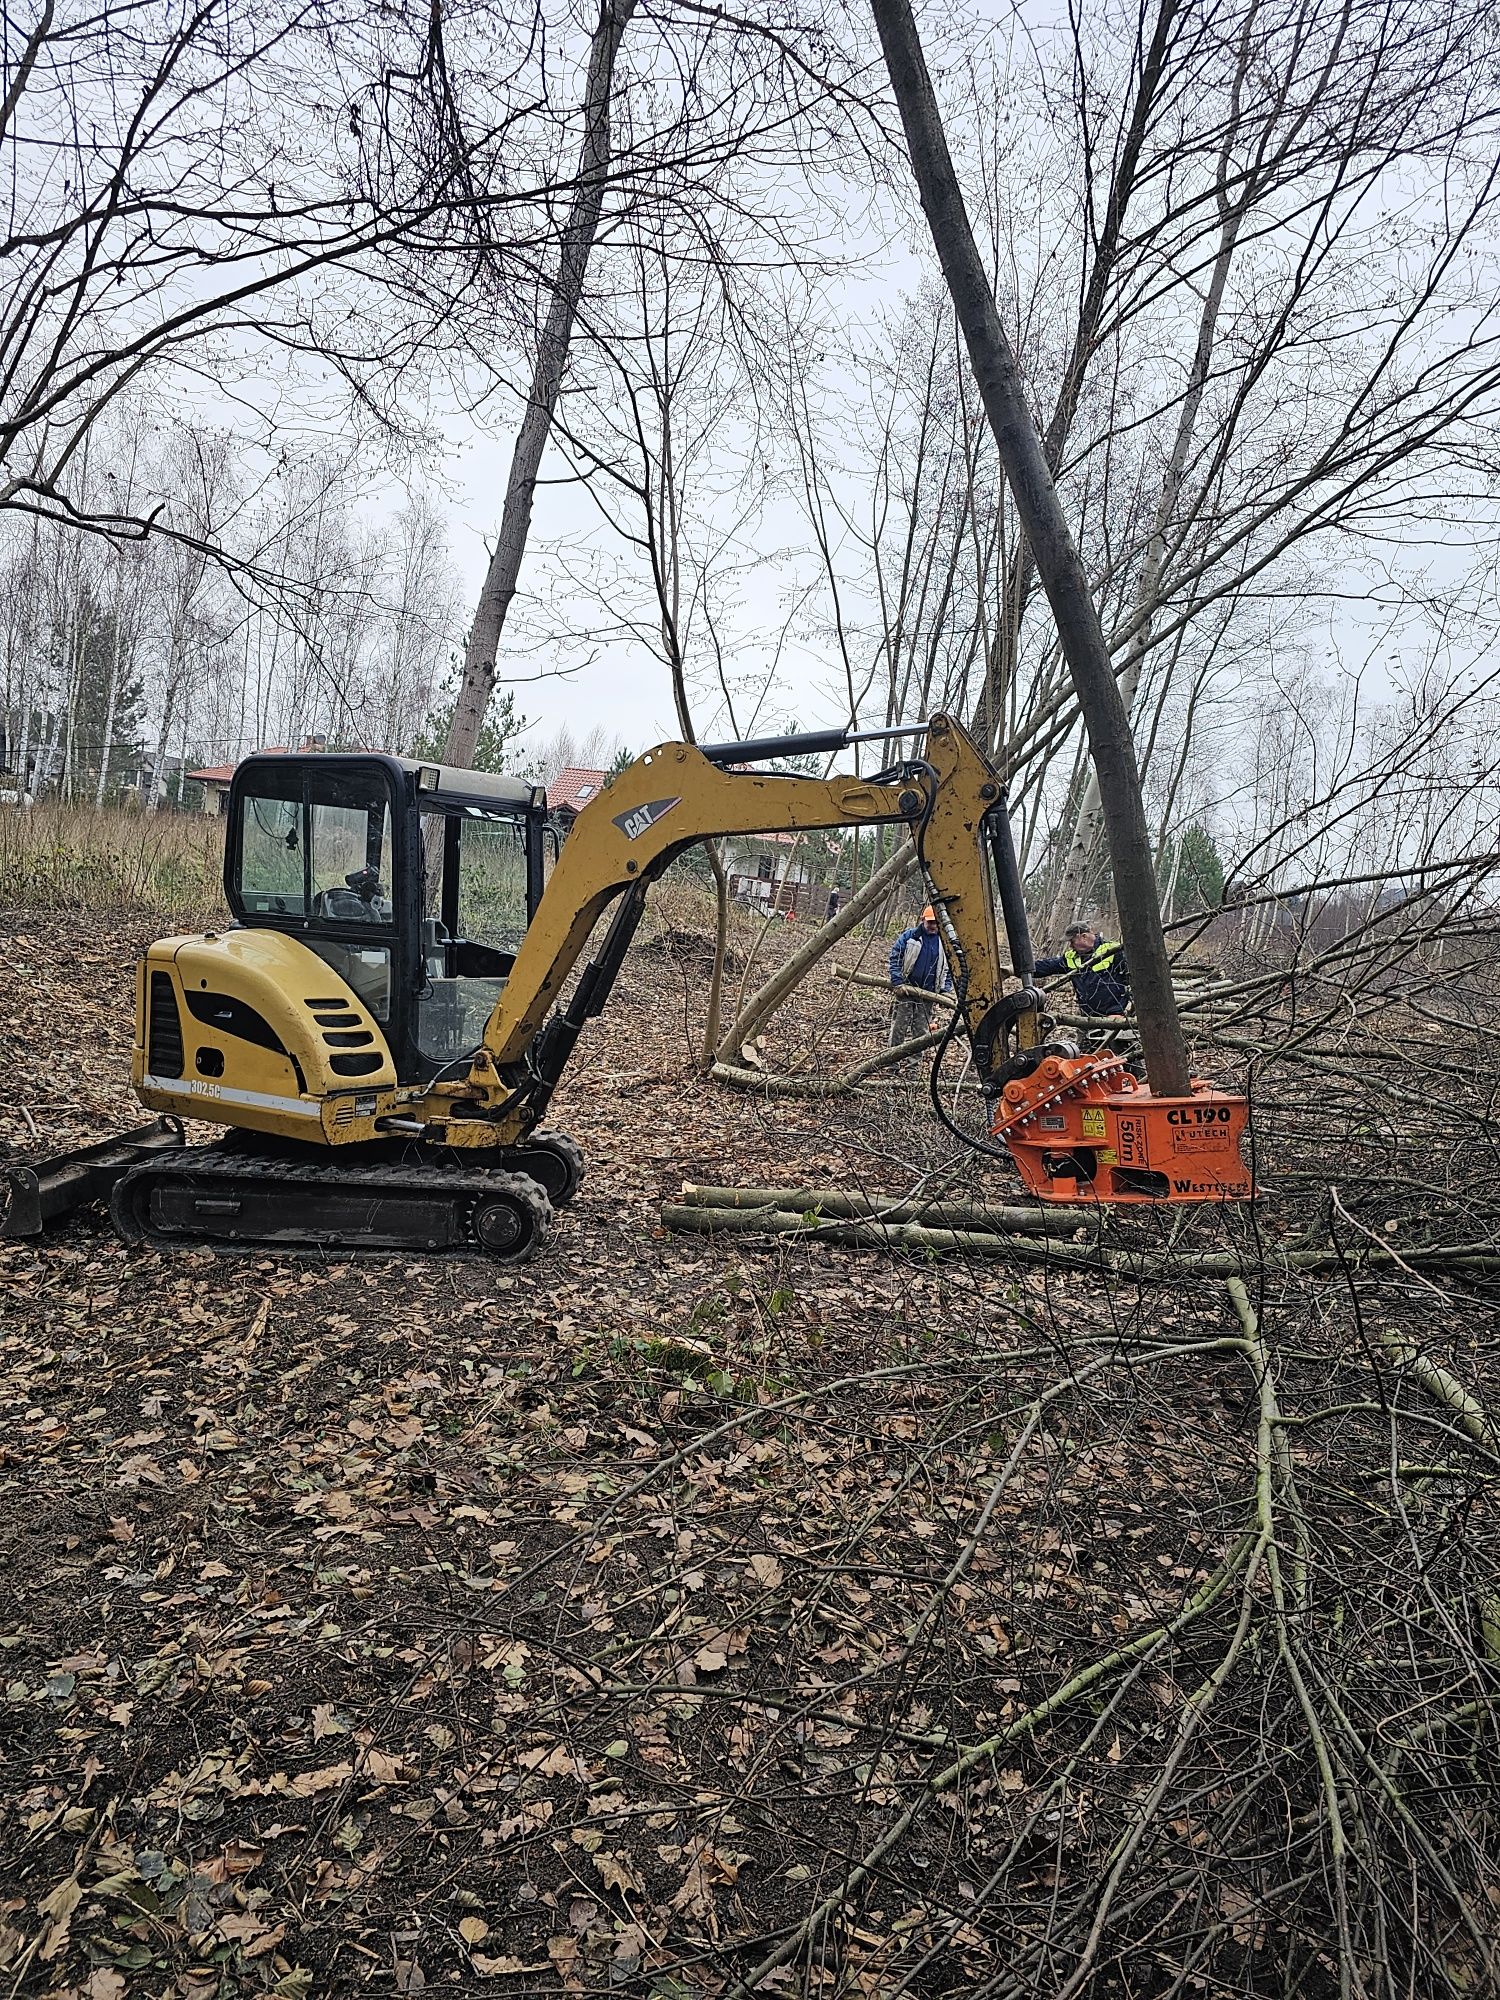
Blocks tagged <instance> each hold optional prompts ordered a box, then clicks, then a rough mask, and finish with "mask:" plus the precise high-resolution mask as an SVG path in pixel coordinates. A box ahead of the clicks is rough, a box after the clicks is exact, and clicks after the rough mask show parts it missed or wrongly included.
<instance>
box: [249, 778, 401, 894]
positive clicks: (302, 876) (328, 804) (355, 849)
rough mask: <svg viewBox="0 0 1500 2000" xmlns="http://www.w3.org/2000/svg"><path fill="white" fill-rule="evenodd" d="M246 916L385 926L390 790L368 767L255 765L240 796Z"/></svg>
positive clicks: (390, 859)
mask: <svg viewBox="0 0 1500 2000" xmlns="http://www.w3.org/2000/svg"><path fill="white" fill-rule="evenodd" d="M239 834H240V841H239V874H238V882H237V884H236V886H237V889H238V892H239V903H240V906H241V909H242V911H243V914H245V915H246V916H251V917H255V916H266V917H269V916H295V917H304V918H310V919H312V921H313V922H317V921H318V920H320V919H321V920H322V921H323V922H325V923H333V924H357V925H360V926H362V927H363V926H372V927H373V926H384V927H389V926H390V925H391V924H392V922H393V921H394V910H393V906H392V902H391V886H390V885H391V874H392V866H393V855H392V845H391V801H390V791H389V787H388V786H387V784H386V782H385V779H384V777H383V776H382V774H381V773H379V772H376V771H366V772H355V773H348V772H333V771H329V772H326V773H325V772H309V771H306V770H305V768H304V769H294V770H289V771H277V770H274V769H267V770H264V771H258V772H257V773H256V777H255V789H254V791H253V792H249V791H247V792H245V793H244V794H242V796H241V799H240V827H239Z"/></svg>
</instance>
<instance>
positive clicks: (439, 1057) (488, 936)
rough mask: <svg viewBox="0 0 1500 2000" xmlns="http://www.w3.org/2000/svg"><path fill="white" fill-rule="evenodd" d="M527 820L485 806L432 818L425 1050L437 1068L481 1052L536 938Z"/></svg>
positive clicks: (428, 826) (421, 1018)
mask: <svg viewBox="0 0 1500 2000" xmlns="http://www.w3.org/2000/svg"><path fill="white" fill-rule="evenodd" d="M526 839H527V826H526V821H525V820H524V819H522V818H517V817H514V816H512V815H510V814H506V813H494V812H486V811H484V810H482V809H481V808H479V807H466V808H464V809H462V810H460V811H450V812H446V813H432V814H429V815H424V818H423V840H422V849H423V856H424V860H425V864H426V865H425V870H424V890H423V907H422V918H423V921H422V968H421V985H420V989H419V995H418V1004H417V1044H418V1047H419V1048H420V1049H421V1051H422V1054H423V1055H424V1056H425V1057H427V1059H428V1060H429V1061H431V1062H439V1063H449V1062H454V1061H457V1060H459V1059H460V1058H462V1057H465V1056H468V1055H471V1054H472V1053H473V1052H474V1050H475V1049H476V1048H477V1047H478V1046H479V1044H480V1042H481V1041H482V1040H483V1039H484V1029H485V1023H486V1022H487V1021H488V1020H489V1017H490V1015H491V1013H492V1012H493V1011H494V1007H495V1003H496V1001H497V1000H498V999H499V997H500V995H501V993H502V992H503V991H504V990H505V982H506V979H507V978H508V976H509V974H510V969H511V965H512V963H513V962H514V959H515V954H516V953H517V952H518V951H519V950H520V948H521V940H522V938H524V937H525V935H526V919H527V905H526V879H527V877H526Z"/></svg>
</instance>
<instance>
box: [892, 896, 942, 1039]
mask: <svg viewBox="0 0 1500 2000" xmlns="http://www.w3.org/2000/svg"><path fill="white" fill-rule="evenodd" d="M890 976H891V991H892V993H893V994H894V995H895V999H894V1001H893V1002H892V1005H891V1047H892V1048H895V1047H896V1046H897V1045H898V1044H899V1043H901V1042H914V1041H916V1039H917V1037H918V1036H919V1035H926V1034H930V1033H931V1032H932V1002H931V1001H930V1000H922V999H918V998H916V997H914V996H911V995H908V994H906V993H903V992H902V990H901V989H902V988H903V987H909V986H920V987H921V988H922V989H923V991H924V992H926V993H937V992H939V991H941V992H944V993H948V992H951V991H952V988H953V975H952V974H951V973H950V972H949V970H948V960H947V958H946V956H945V955H944V952H943V940H942V938H941V937H940V936H939V934H938V920H937V912H936V910H934V909H933V907H932V905H931V903H929V904H928V905H927V907H926V909H925V910H924V911H923V912H922V918H921V921H920V923H915V924H913V925H912V926H911V928H910V930H905V931H903V932H902V933H901V935H900V937H898V938H897V940H896V942H895V943H894V944H893V945H892V946H891V960H890Z"/></svg>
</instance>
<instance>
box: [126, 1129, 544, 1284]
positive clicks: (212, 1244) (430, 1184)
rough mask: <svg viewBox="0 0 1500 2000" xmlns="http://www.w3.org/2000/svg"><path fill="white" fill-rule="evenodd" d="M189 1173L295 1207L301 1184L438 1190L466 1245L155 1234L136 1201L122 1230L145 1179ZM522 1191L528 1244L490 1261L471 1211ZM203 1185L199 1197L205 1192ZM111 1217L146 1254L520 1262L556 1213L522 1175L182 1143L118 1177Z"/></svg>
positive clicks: (343, 1189)
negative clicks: (271, 1194)
mask: <svg viewBox="0 0 1500 2000" xmlns="http://www.w3.org/2000/svg"><path fill="white" fill-rule="evenodd" d="M183 1176H191V1177H192V1179H193V1180H194V1181H195V1182H197V1184H198V1185H199V1187H200V1188H204V1183H205V1182H206V1181H218V1182H220V1183H222V1184H225V1185H228V1184H231V1183H233V1182H236V1181H241V1182H243V1181H247V1180H253V1181H257V1182H259V1183H261V1184H262V1185H264V1184H266V1183H268V1182H269V1183H275V1182H281V1183H283V1184H284V1185H286V1186H288V1188H289V1189H291V1190H292V1194H291V1200H292V1201H293V1203H295V1199H296V1196H295V1190H296V1189H297V1188H298V1187H299V1186H301V1187H305V1186H307V1185H309V1184H310V1183H311V1184H316V1185H317V1186H320V1187H330V1188H336V1189H337V1190H338V1191H339V1192H340V1193H341V1194H358V1193H359V1192H361V1191H362V1190H366V1189H367V1190H368V1191H369V1192H370V1193H372V1194H385V1195H390V1194H400V1193H402V1192H405V1193H408V1194H411V1195H416V1196H426V1195H430V1194H432V1193H433V1191H434V1187H438V1188H441V1190H442V1191H443V1192H444V1193H447V1194H451V1195H453V1197H454V1198H455V1200H457V1201H459V1202H467V1203H468V1204H469V1211H470V1212H469V1216H468V1217H467V1218H466V1222H465V1233H466V1236H467V1238H468V1240H467V1241H466V1242H464V1243H461V1244H448V1245H445V1246H444V1247H443V1248H441V1249H438V1250H430V1249H428V1248H427V1246H426V1245H425V1244H422V1243H415V1242H414V1243H411V1244H409V1245H387V1244H377V1245H374V1246H366V1245H362V1244H361V1243H360V1242H359V1240H358V1238H357V1237H356V1238H351V1239H347V1240H345V1241H341V1242H332V1243H330V1242H312V1241H309V1242H307V1243H300V1244H299V1243H297V1242H295V1241H290V1240H287V1239H285V1238H280V1239H277V1240H274V1241H271V1240H267V1239H257V1238H253V1237H246V1238H244V1239H229V1238H226V1237H220V1236H217V1235H213V1234H211V1233H209V1232H205V1233H204V1234H203V1235H201V1236H192V1235H189V1234H187V1233H186V1232H182V1233H178V1232H177V1231H162V1232H158V1231H156V1230H153V1229H151V1228H150V1227H149V1226H145V1225H143V1224H141V1223H140V1222H139V1221H138V1220H136V1218H135V1204H134V1202H133V1201H132V1202H131V1204H130V1206H131V1211H132V1219H131V1222H130V1223H129V1225H128V1226H122V1224H121V1222H120V1219H119V1212H118V1210H119V1206H121V1205H123V1203H124V1201H125V1200H126V1199H127V1198H128V1197H129V1196H130V1194H131V1193H133V1191H134V1190H137V1189H140V1188H142V1187H143V1186H144V1185H145V1184H146V1183H147V1182H148V1181H155V1180H162V1181H165V1180H172V1179H180V1178H182V1177H183ZM511 1190H513V1191H516V1192H524V1193H525V1195H526V1196H527V1200H528V1205H529V1206H530V1207H531V1208H532V1210H533V1212H534V1213H535V1215H536V1219H537V1227H536V1229H535V1231H534V1233H533V1235H532V1237H531V1240H530V1242H529V1243H528V1244H527V1245H526V1246H525V1248H523V1249H522V1250H520V1251H518V1252H517V1253H516V1254H515V1255H514V1256H509V1257H505V1256H497V1255H496V1253H495V1252H494V1251H492V1250H487V1249H486V1248H485V1246H484V1245H483V1244H482V1243H480V1242H479V1241H478V1240H477V1238H476V1237H475V1236H474V1234H473V1212H474V1209H475V1208H476V1207H477V1205H478V1202H479V1200H480V1198H481V1197H483V1196H486V1195H493V1194H496V1193H497V1192H505V1191H511ZM209 1191H210V1190H208V1189H207V1188H204V1192H209ZM110 1212H111V1215H112V1217H113V1218H114V1222H115V1228H116V1230H117V1231H118V1232H119V1234H120V1235H121V1236H123V1237H124V1238H125V1240H126V1241H127V1242H132V1243H148V1244H150V1245H151V1247H152V1248H153V1249H157V1250H173V1249H191V1248H195V1247H196V1248H200V1249H202V1248H207V1249H213V1250H227V1251H240V1252H255V1253H257V1254H261V1255H273V1256H274V1255H297V1254H305V1253H307V1252H316V1253H318V1254H320V1255H325V1256H327V1255H334V1256H350V1255H354V1256H357V1255H367V1256H374V1257H406V1256H422V1257H454V1256H471V1257H484V1258H486V1259H488V1260H489V1261H490V1262H493V1263H504V1264H524V1263H527V1262H528V1261H529V1260H530V1259H531V1258H532V1257H534V1256H536V1255H537V1253H538V1252H539V1251H540V1250H541V1249H542V1248H543V1247H544V1245H545V1244H546V1242H547V1239H548V1237H549V1236H550V1234H551V1231H552V1224H553V1221H554V1219H555V1211H554V1210H553V1207H552V1203H551V1202H550V1201H549V1200H548V1199H547V1196H546V1193H545V1192H544V1191H543V1189H542V1188H541V1187H539V1186H538V1184H537V1183H536V1182H535V1181H534V1180H532V1178H531V1176H530V1175H529V1174H514V1173H499V1172H494V1171H491V1172H488V1173H480V1174H474V1173H462V1172H459V1171H457V1170H455V1169H453V1168H449V1167H439V1166H428V1167H416V1168H413V1167H411V1166H410V1165H405V1164H401V1163H397V1162H392V1163H390V1164H387V1165H366V1166H360V1167H353V1168H345V1169H343V1170H341V1171H340V1170H337V1169H334V1168H330V1167H324V1166H321V1165H318V1164H316V1163H314V1162H310V1161H309V1162H306V1163H304V1162H302V1161H297V1160H286V1159H282V1158H279V1157H278V1156H277V1155H275V1154H274V1153H249V1152H244V1153H242V1152H238V1151H234V1150H231V1149H230V1148H229V1147H227V1146H188V1147H184V1148H183V1149H182V1151H180V1152H174V1153H172V1154H170V1155H169V1156H166V1157H164V1158H163V1159H161V1160H160V1161H155V1160H151V1161H147V1162H146V1163H145V1164H144V1165H142V1166H140V1167H134V1168H132V1169H131V1170H130V1172H129V1173H127V1174H125V1175H123V1176H122V1177H121V1179H120V1180H119V1182H118V1183H117V1184H116V1187H115V1193H114V1198H113V1199H112V1200H111V1203H110Z"/></svg>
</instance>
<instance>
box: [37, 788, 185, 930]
mask: <svg viewBox="0 0 1500 2000" xmlns="http://www.w3.org/2000/svg"><path fill="white" fill-rule="evenodd" d="M223 857H224V833H223V824H222V822H221V821H219V820H211V819H206V818H203V817H201V816H200V815H198V814H186V813H143V812H136V811H130V810H128V809H126V808H122V807H106V808H104V809H103V810H95V808H94V807H92V806H85V805H61V804H57V803H55V802H50V801H47V802H42V803H39V804H37V805H35V806H33V807H32V808H31V810H30V811H29V812H17V811H14V810H0V906H4V907H6V908H9V909H53V910H75V911H81V912H84V913H86V914H92V913H99V914H104V913H106V912H109V913H123V912H127V911H136V910H140V911H150V912H152V913H153V914H162V915H166V916H172V917H179V918H182V919H184V920H185V921H191V922H209V921H211V920H213V919H214V918H216V917H221V916H222V915H223V913H224V898H223V889H222V885H221V876H222V869H223Z"/></svg>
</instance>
